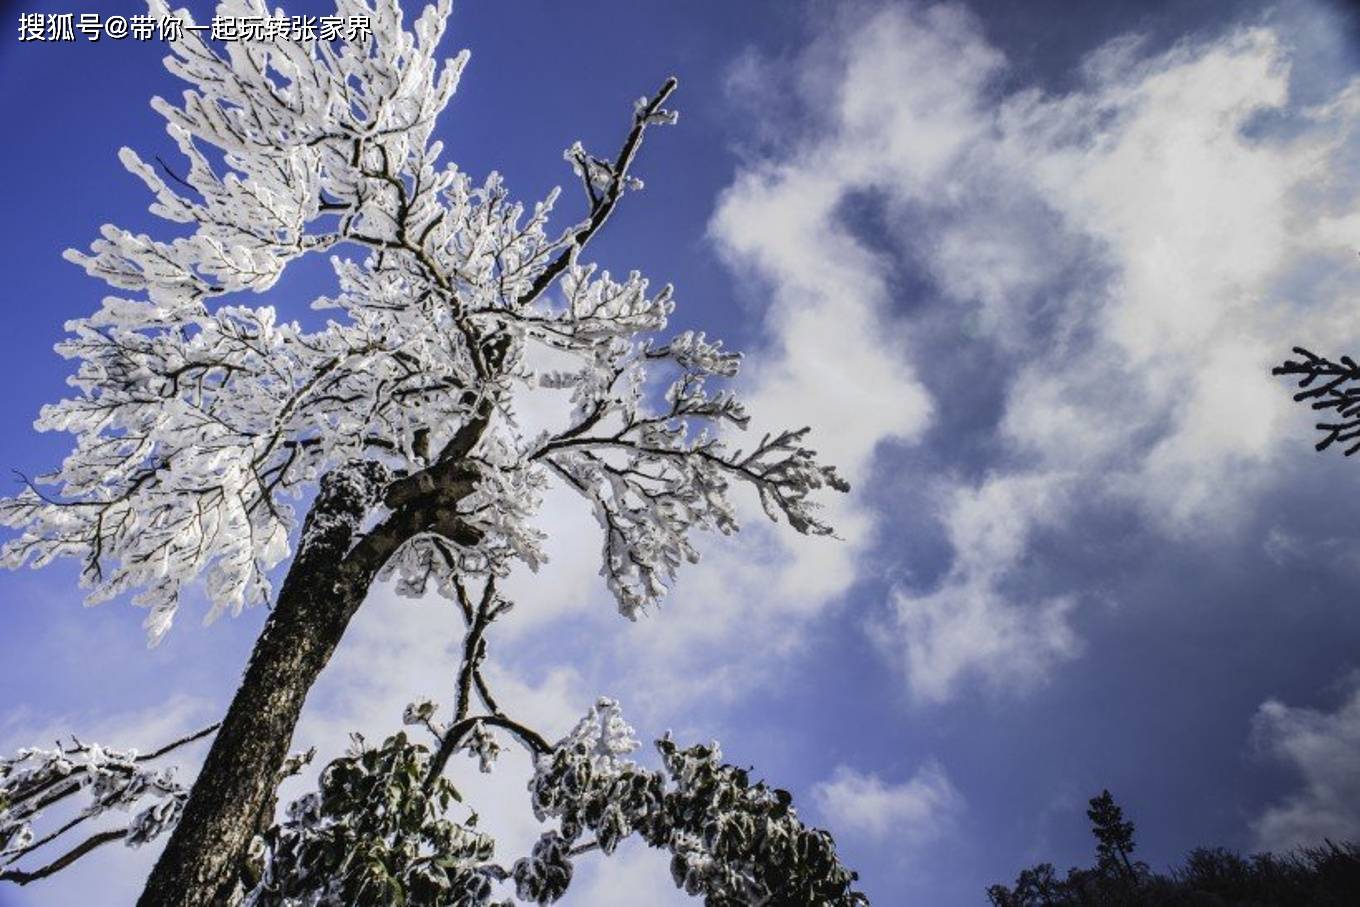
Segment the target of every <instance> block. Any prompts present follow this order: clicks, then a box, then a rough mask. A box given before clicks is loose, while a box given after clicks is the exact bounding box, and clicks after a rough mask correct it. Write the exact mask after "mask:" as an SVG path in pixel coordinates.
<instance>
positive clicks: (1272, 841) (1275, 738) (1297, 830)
mask: <svg viewBox="0 0 1360 907" xmlns="http://www.w3.org/2000/svg"><path fill="white" fill-rule="evenodd" d="M1254 732H1255V737H1256V743H1257V745H1258V746H1259V747H1260V748H1261V749H1262V750H1263V751H1265V752H1266V753H1269V754H1270V755H1271V756H1273V757H1274V758H1276V759H1278V760H1280V761H1281V762H1284V763H1287V764H1288V765H1290V766H1291V767H1292V768H1293V769H1294V770H1296V771H1297V772H1298V774H1299V775H1300V776H1301V778H1302V781H1303V785H1302V787H1301V789H1300V790H1298V791H1297V792H1295V793H1293V794H1291V795H1290V796H1288V797H1286V798H1285V799H1283V800H1281V801H1280V802H1278V803H1276V804H1274V805H1272V806H1270V807H1268V808H1267V809H1266V810H1264V811H1263V812H1262V813H1261V815H1260V816H1258V817H1257V818H1256V820H1255V821H1254V822H1252V831H1253V832H1254V833H1255V835H1256V846H1257V847H1259V848H1261V849H1263V850H1272V851H1284V850H1289V849H1291V848H1294V847H1299V846H1314V845H1319V844H1321V843H1322V842H1323V841H1324V839H1328V838H1330V839H1331V840H1332V841H1337V842H1340V841H1355V840H1360V681H1358V682H1355V683H1353V685H1352V688H1351V689H1350V691H1349V694H1348V695H1347V697H1346V699H1345V701H1344V702H1342V704H1341V706H1340V707H1339V708H1338V709H1337V710H1336V711H1335V712H1322V711H1318V710H1315V709H1309V708H1302V707H1297V706H1288V705H1285V704H1284V703H1282V702H1279V701H1278V700H1275V699H1271V700H1268V701H1266V702H1265V703H1263V704H1262V705H1261V708H1260V709H1259V710H1258V711H1257V713H1256V719H1255V725H1254Z"/></svg>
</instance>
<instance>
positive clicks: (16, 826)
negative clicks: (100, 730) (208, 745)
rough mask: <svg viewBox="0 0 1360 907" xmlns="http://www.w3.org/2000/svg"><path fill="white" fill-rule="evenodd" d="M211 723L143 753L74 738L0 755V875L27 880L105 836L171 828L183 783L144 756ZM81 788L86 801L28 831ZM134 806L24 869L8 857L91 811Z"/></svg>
mask: <svg viewBox="0 0 1360 907" xmlns="http://www.w3.org/2000/svg"><path fill="white" fill-rule="evenodd" d="M217 728H218V725H216V724H213V725H210V726H208V727H206V728H203V729H202V730H200V731H197V732H195V733H192V734H189V735H186V736H184V737H181V738H180V739H179V740H176V741H174V742H172V743H169V744H167V745H165V746H162V747H160V748H159V749H156V750H153V751H152V752H150V753H145V754H139V753H138V752H137V751H136V750H125V751H124V750H114V749H107V748H105V747H102V746H99V745H98V744H90V743H81V742H80V741H78V740H74V739H73V740H72V742H71V744H70V745H69V746H62V745H61V744H60V743H59V744H57V746H56V747H55V748H54V749H41V748H29V749H21V750H19V751H18V753H16V754H15V755H14V756H13V757H11V758H0V881H3V882H14V883H16V884H19V885H27V884H29V883H30V882H35V881H38V880H39V879H43V878H46V877H47V876H50V875H52V874H54V873H56V872H59V871H60V870H62V869H64V868H66V867H67V866H69V865H71V864H72V863H74V862H75V861H76V860H78V859H80V858H81V857H83V856H84V855H85V854H87V853H89V852H90V851H92V850H94V849H95V848H97V847H100V846H102V845H104V844H108V843H111V842H113V841H122V842H123V843H124V844H126V845H127V846H129V847H139V846H141V845H142V844H146V843H148V842H150V841H153V840H155V839H156V838H158V837H160V836H161V835H162V834H163V833H165V832H166V831H167V830H169V829H170V828H173V827H174V825H175V823H176V822H178V821H179V817H180V813H181V812H182V811H183V809H184V803H185V801H186V800H187V799H188V796H189V789H188V787H186V786H185V785H184V784H182V783H180V781H179V780H178V779H177V778H176V776H175V767H174V766H169V767H161V768H155V767H149V766H148V765H147V763H149V762H152V761H154V760H156V759H159V758H160V757H162V756H164V755H166V754H168V753H171V752H173V751H174V750H177V749H179V748H180V747H182V746H187V745H188V744H190V743H194V742H195V741H198V740H201V739H203V738H204V737H207V736H209V735H211V734H212V733H213V732H214V731H216V730H217ZM82 793H83V794H84V795H85V796H86V798H87V802H86V803H85V805H84V806H82V807H81V808H79V809H77V810H76V811H75V814H74V816H73V817H71V818H70V819H68V820H67V821H65V822H63V823H61V824H60V825H58V826H57V827H56V828H54V829H53V830H51V831H49V832H46V833H44V834H42V835H41V836H39V835H38V833H37V832H35V831H34V823H35V822H38V821H39V820H40V819H42V818H43V817H44V815H45V814H46V812H47V811H50V810H51V809H52V808H53V807H56V806H58V805H59V804H62V803H63V802H64V801H66V800H68V799H71V798H73V797H75V796H76V795H78V794H82ZM139 806H140V807H141V808H140V809H137V811H136V812H135V813H134V814H133V816H132V819H131V821H129V822H128V823H127V824H126V825H125V826H123V827H120V828H114V829H107V830H104V831H101V832H98V833H96V834H93V835H90V836H89V837H87V838H85V839H84V840H82V841H81V842H80V843H79V844H77V845H75V846H74V847H72V848H70V849H69V850H67V851H66V852H65V853H63V854H62V855H61V856H59V857H56V858H55V859H52V860H50V862H48V863H46V864H45V865H42V866H40V867H38V868H35V869H31V870H23V869H20V868H18V867H17V866H16V865H15V864H16V863H18V862H19V861H20V860H23V859H24V858H26V857H29V856H30V855H31V854H33V853H34V852H36V851H38V850H40V849H42V848H45V847H47V846H48V845H50V844H52V843H54V842H56V841H57V840H58V839H60V838H63V837H65V836H67V835H69V834H70V833H71V832H73V831H74V830H75V829H77V828H78V827H80V826H82V825H84V824H85V823H86V822H88V821H90V820H92V819H99V818H101V817H103V816H105V815H108V814H110V813H113V812H124V813H127V812H132V811H133V810H134V809H135V808H137V807H139Z"/></svg>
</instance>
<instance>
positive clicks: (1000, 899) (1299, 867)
mask: <svg viewBox="0 0 1360 907" xmlns="http://www.w3.org/2000/svg"><path fill="white" fill-rule="evenodd" d="M1086 815H1087V816H1088V817H1089V818H1090V820H1091V822H1092V828H1091V833H1092V835H1094V837H1095V839H1096V865H1095V866H1094V867H1092V868H1090V869H1082V868H1078V867H1073V868H1072V869H1069V870H1068V871H1067V874H1066V876H1065V877H1059V876H1058V874H1057V872H1056V871H1055V870H1054V868H1053V864H1052V863H1039V864H1037V865H1035V866H1033V867H1031V868H1029V869H1025V870H1022V871H1021V872H1020V874H1019V875H1018V876H1017V877H1016V880H1015V884H1014V885H1013V886H1010V887H1008V886H1006V885H992V886H991V887H990V888H988V889H987V898H988V900H990V901H991V903H992V904H993V907H1248V905H1250V907H1258V905H1259V907H1344V905H1351V904H1356V903H1360V847H1357V846H1356V845H1354V844H1333V843H1332V842H1327V843H1326V846H1323V847H1313V848H1302V849H1300V850H1298V851H1295V852H1294V853H1292V854H1285V855H1275V854H1268V853H1266V854H1256V855H1254V856H1251V857H1242V856H1240V855H1238V854H1236V853H1233V852H1232V851H1229V850H1225V849H1223V848H1221V847H1217V848H1203V847H1201V848H1197V849H1195V850H1193V851H1191V852H1190V854H1189V855H1188V856H1187V857H1186V859H1185V862H1184V863H1182V864H1181V865H1179V866H1174V867H1172V868H1171V869H1170V870H1169V871H1168V872H1166V873H1157V872H1152V871H1151V870H1150V869H1149V868H1148V867H1147V865H1145V864H1143V863H1139V862H1133V861H1131V860H1130V859H1129V855H1130V854H1131V853H1132V852H1133V847H1134V841H1133V834H1134V826H1133V823H1132V822H1131V821H1128V820H1126V819H1125V818H1124V814H1123V810H1122V809H1121V808H1120V807H1119V804H1117V803H1116V802H1115V800H1114V798H1113V797H1112V796H1111V795H1110V792H1109V791H1108V790H1106V791H1101V793H1100V794H1099V795H1098V796H1095V797H1092V798H1091V800H1090V804H1089V808H1088V810H1087V812H1086Z"/></svg>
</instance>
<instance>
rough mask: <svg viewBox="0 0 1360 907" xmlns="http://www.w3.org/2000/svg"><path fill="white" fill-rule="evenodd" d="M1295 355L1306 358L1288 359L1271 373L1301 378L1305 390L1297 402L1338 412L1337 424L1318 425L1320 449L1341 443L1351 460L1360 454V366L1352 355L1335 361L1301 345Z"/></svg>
mask: <svg viewBox="0 0 1360 907" xmlns="http://www.w3.org/2000/svg"><path fill="white" fill-rule="evenodd" d="M1294 352H1295V353H1296V354H1297V355H1298V356H1300V357H1302V358H1300V359H1286V360H1285V361H1284V363H1283V364H1281V365H1277V366H1275V368H1274V369H1272V370H1271V374H1273V375H1284V376H1287V377H1291V378H1297V379H1298V386H1299V387H1300V388H1302V390H1300V391H1299V392H1298V393H1296V394H1294V399H1295V401H1297V402H1300V403H1303V402H1308V403H1309V404H1310V405H1311V406H1312V408H1313V409H1315V410H1318V411H1326V410H1332V411H1334V412H1335V414H1336V419H1335V421H1330V422H1319V423H1318V424H1317V428H1318V430H1319V431H1321V432H1322V433H1323V435H1322V440H1321V441H1318V442H1317V445H1316V446H1317V449H1318V450H1326V449H1327V448H1328V447H1331V446H1332V445H1333V444H1341V445H1342V448H1343V452H1344V453H1345V455H1346V456H1348V457H1349V456H1351V455H1353V454H1354V453H1356V451H1360V365H1356V363H1355V360H1354V359H1352V358H1351V357H1350V356H1342V357H1341V359H1340V361H1339V362H1333V361H1332V360H1330V359H1327V358H1326V357H1323V356H1318V355H1316V354H1314V353H1311V352H1309V351H1308V350H1306V349H1304V348H1303V347H1301V346H1296V347H1294Z"/></svg>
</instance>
